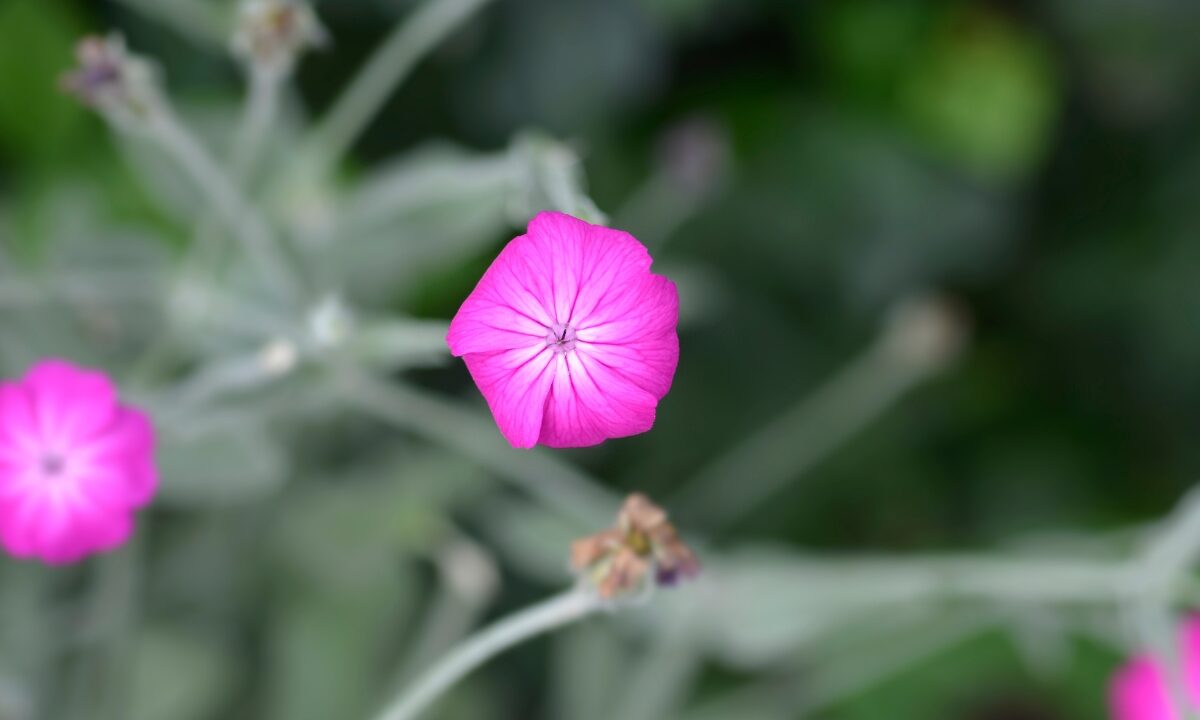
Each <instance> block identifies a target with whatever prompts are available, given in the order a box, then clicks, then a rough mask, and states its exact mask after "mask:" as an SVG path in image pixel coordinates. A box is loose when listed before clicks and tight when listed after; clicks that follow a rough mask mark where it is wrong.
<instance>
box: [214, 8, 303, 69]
mask: <svg viewBox="0 0 1200 720" xmlns="http://www.w3.org/2000/svg"><path fill="white" fill-rule="evenodd" d="M326 39H327V36H326V34H325V29H324V28H323V27H322V26H321V23H320V21H318V20H317V16H316V14H315V13H313V11H312V8H310V7H309V6H308V5H306V4H304V3H300V2H289V1H288V0H248V1H247V2H244V3H242V7H241V15H240V18H239V20H238V25H237V31H236V33H235V34H234V36H233V43H232V50H233V53H234V55H236V56H238V57H239V58H241V59H242V60H244V61H245V62H246V63H248V64H251V65H254V66H256V67H259V68H261V69H263V70H266V71H268V72H273V73H280V74H283V73H288V72H291V70H292V67H293V66H294V65H295V64H296V59H297V58H298V57H299V56H300V54H301V53H303V52H304V51H305V50H308V49H311V48H315V47H320V46H321V45H324V44H325V42H326Z"/></svg>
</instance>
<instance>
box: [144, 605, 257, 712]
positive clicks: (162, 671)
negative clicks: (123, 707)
mask: <svg viewBox="0 0 1200 720" xmlns="http://www.w3.org/2000/svg"><path fill="white" fill-rule="evenodd" d="M232 650H233V648H232V647H230V646H227V645H226V644H224V643H221V642H220V641H219V640H218V639H216V638H215V637H214V636H213V635H212V634H211V633H203V632H197V631H189V630H184V629H181V627H180V626H178V625H170V626H157V625H152V626H150V627H148V628H146V629H145V630H144V631H143V632H142V633H141V635H140V636H139V637H138V641H137V645H136V649H135V655H134V670H133V695H132V698H131V709H130V713H129V718H130V720H204V718H210V717H214V713H215V712H216V711H217V710H219V709H220V708H222V707H224V706H225V704H226V703H227V702H228V700H229V696H230V694H231V693H232V692H233V691H234V690H235V689H236V687H237V684H238V682H239V679H240V677H241V675H242V673H241V671H240V670H239V667H238V656H237V654H236V653H235V652H232Z"/></svg>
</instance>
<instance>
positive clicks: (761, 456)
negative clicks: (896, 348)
mask: <svg viewBox="0 0 1200 720" xmlns="http://www.w3.org/2000/svg"><path fill="white" fill-rule="evenodd" d="M927 375H928V371H927V368H925V367H921V366H917V365H908V364H902V363H895V362H894V361H893V358H892V357H891V355H890V354H889V353H888V352H887V349H886V347H885V344H884V343H878V344H876V345H873V346H872V347H870V348H869V349H867V350H866V352H864V353H863V354H862V355H861V356H859V357H858V358H856V359H855V360H853V361H852V362H851V363H850V364H849V365H847V366H846V367H845V368H843V369H842V370H841V371H840V372H838V374H837V375H835V376H834V377H832V378H831V379H830V380H828V381H827V382H826V383H825V384H824V385H822V386H821V387H820V388H818V389H817V390H816V391H815V392H813V393H812V394H811V395H809V396H807V397H805V398H803V399H801V400H800V401H799V402H797V403H796V404H795V405H793V406H792V407H791V408H789V409H788V410H785V411H784V412H783V414H782V415H779V416H778V417H776V418H775V419H773V420H771V421H770V422H769V423H767V424H766V425H764V426H763V427H762V428H760V429H759V430H758V431H757V432H756V433H754V434H752V435H751V436H750V437H749V438H747V439H746V440H743V441H742V442H740V443H739V444H737V445H734V446H733V447H732V448H730V449H729V450H728V451H726V452H725V453H724V454H722V455H720V456H718V457H717V458H716V459H715V460H713V461H712V462H710V463H709V464H708V465H706V466H705V467H704V468H703V469H701V470H700V472H699V473H697V474H696V475H695V476H694V477H693V478H692V480H691V481H690V483H689V484H687V485H685V486H684V487H683V488H682V490H681V491H680V492H679V493H677V496H676V497H675V498H674V499H673V500H671V501H670V502H669V503H668V505H670V506H671V507H673V508H675V509H676V511H677V512H678V513H679V515H680V516H681V517H686V518H691V519H696V520H699V521H701V522H702V523H703V524H704V525H705V526H706V527H707V528H709V529H710V530H716V529H720V528H723V527H727V526H729V525H732V524H734V523H736V522H737V521H738V520H739V519H741V518H742V517H745V515H746V514H747V513H749V512H750V511H752V510H754V509H755V508H756V507H758V506H759V505H760V504H761V503H763V502H764V501H766V500H767V499H769V498H770V497H771V496H772V495H773V494H775V493H777V492H779V491H780V490H782V489H783V488H784V487H786V486H787V484H788V483H790V482H792V481H793V480H794V479H795V478H796V477H798V476H800V475H802V474H804V473H805V472H806V471H808V470H810V469H811V468H813V467H814V466H816V465H817V464H818V463H819V462H820V461H821V460H823V459H825V458H826V457H828V456H829V455H830V454H832V453H833V452H834V451H835V450H837V449H838V448H839V447H841V446H842V445H843V444H845V443H846V441H848V440H849V439H850V438H852V437H854V436H855V435H856V434H857V433H859V432H861V431H862V430H863V429H864V428H865V427H866V426H867V425H869V424H870V423H871V422H872V421H873V420H875V419H876V418H878V417H879V416H880V415H882V414H883V412H884V411H885V410H886V409H887V408H889V407H891V405H892V404H893V403H895V402H896V400H897V399H899V398H900V397H901V396H902V395H903V394H904V393H905V392H906V391H908V390H909V389H910V388H912V387H913V386H914V385H916V384H917V383H918V382H920V381H921V380H922V379H923V378H925V377H926V376H927ZM734 480H736V482H737V487H736V491H735V492H731V491H730V485H729V483H730V482H732V481H734Z"/></svg>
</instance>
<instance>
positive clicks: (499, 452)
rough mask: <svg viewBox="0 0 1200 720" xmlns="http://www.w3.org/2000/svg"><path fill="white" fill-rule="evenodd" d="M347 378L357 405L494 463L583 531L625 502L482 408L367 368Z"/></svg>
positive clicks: (351, 398) (347, 387) (601, 523)
mask: <svg viewBox="0 0 1200 720" xmlns="http://www.w3.org/2000/svg"><path fill="white" fill-rule="evenodd" d="M342 379H343V392H344V394H345V396H346V398H347V400H348V401H349V402H350V403H351V404H353V405H354V406H356V407H358V408H359V409H361V410H363V411H365V412H367V413H368V414H370V415H374V416H375V417H377V418H379V419H380V420H383V421H385V422H388V423H391V424H392V425H395V426H396V427H399V428H403V429H404V430H408V431H410V432H413V433H415V434H417V435H419V436H422V437H424V438H425V439H427V440H429V441H430V442H433V443H436V444H438V445H441V446H443V447H447V448H450V449H452V450H455V451H458V452H460V453H462V454H463V455H465V456H467V457H469V458H471V459H472V460H474V461H475V462H477V463H479V464H480V465H482V466H484V467H487V468H490V469H491V470H492V471H493V472H495V473H496V474H497V475H499V476H501V477H503V478H505V479H507V480H509V481H510V482H512V483H514V484H516V485H519V486H520V487H521V488H522V489H523V490H525V491H527V492H528V493H529V494H531V495H533V496H534V497H536V498H538V499H539V500H541V501H542V502H544V503H545V504H546V505H547V506H549V507H551V508H553V509H554V510H556V511H558V512H560V513H562V514H563V515H565V516H566V517H568V518H570V519H571V520H573V521H575V522H576V523H577V524H578V525H579V527H580V529H581V530H587V531H589V532H590V531H591V530H593V529H594V528H597V527H604V526H605V525H607V524H608V523H609V522H610V521H611V519H612V516H613V515H614V514H615V513H616V511H617V507H618V506H619V505H620V499H619V498H617V497H615V496H614V495H612V494H611V493H609V492H608V491H607V490H605V489H604V488H603V487H602V486H600V485H599V484H598V483H596V481H594V480H592V479H591V478H589V477H588V476H587V475H585V474H584V473H583V472H581V471H579V470H577V469H576V468H574V467H572V466H571V465H569V464H568V463H564V462H562V461H560V460H558V459H557V458H555V457H554V456H553V455H550V454H547V453H542V452H538V451H536V450H535V451H521V450H514V449H513V448H511V447H509V446H508V444H507V443H506V442H504V440H503V439H502V438H501V436H500V433H499V432H497V431H496V429H495V427H494V426H493V425H492V423H491V422H490V421H489V420H487V419H486V418H484V417H482V416H480V415H479V414H478V413H475V412H472V411H471V410H468V409H465V408H462V407H459V406H457V405H455V404H454V403H451V402H447V401H445V400H443V399H441V398H440V397H438V396H436V395H432V394H430V393H426V392H422V391H420V390H417V389H414V388H409V387H404V386H401V385H398V384H395V383H386V382H383V381H381V380H377V379H375V378H373V377H371V376H369V375H366V374H363V373H349V374H347V375H346V376H344V377H343V378H342Z"/></svg>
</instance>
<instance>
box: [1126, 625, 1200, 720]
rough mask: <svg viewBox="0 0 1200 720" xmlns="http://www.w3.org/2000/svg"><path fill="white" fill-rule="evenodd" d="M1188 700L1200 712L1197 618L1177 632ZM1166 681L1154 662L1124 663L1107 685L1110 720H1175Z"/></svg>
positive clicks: (1137, 659)
mask: <svg viewBox="0 0 1200 720" xmlns="http://www.w3.org/2000/svg"><path fill="white" fill-rule="evenodd" d="M1179 643H1180V652H1181V653H1182V658H1183V665H1184V675H1185V681H1186V686H1187V687H1186V689H1187V695H1188V698H1187V699H1188V700H1189V701H1190V702H1191V703H1193V705H1194V706H1195V707H1198V708H1200V618H1197V617H1193V618H1191V619H1189V620H1188V621H1187V622H1185V623H1184V624H1183V627H1181V628H1180V631H1179ZM1169 692H1170V691H1169V690H1168V685H1167V678H1166V674H1165V672H1164V670H1163V667H1162V665H1161V664H1160V663H1159V661H1158V659H1157V658H1154V657H1151V656H1149V655H1139V656H1137V657H1135V658H1133V659H1132V660H1130V661H1129V662H1128V663H1126V664H1125V665H1124V666H1123V667H1122V668H1121V669H1120V670H1119V671H1117V673H1116V674H1115V675H1114V676H1113V679H1112V681H1111V683H1110V685H1109V706H1110V707H1111V709H1112V717H1113V720H1176V716H1175V713H1173V712H1171V704H1170V699H1169V698H1170V695H1169Z"/></svg>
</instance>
